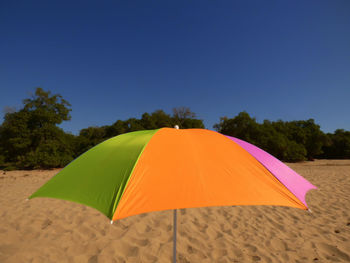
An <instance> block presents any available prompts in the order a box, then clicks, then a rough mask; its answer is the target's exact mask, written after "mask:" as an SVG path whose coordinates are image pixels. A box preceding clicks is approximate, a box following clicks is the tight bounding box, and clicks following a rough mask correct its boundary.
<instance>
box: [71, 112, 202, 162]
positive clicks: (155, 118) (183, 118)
mask: <svg viewBox="0 0 350 263" xmlns="http://www.w3.org/2000/svg"><path fill="white" fill-rule="evenodd" d="M176 124H177V125H179V126H180V125H181V127H182V128H183V129H189V128H204V124H203V121H202V120H199V119H196V118H195V114H194V113H193V112H191V111H190V109H189V108H185V107H181V108H175V109H173V116H171V115H169V114H167V113H165V112H164V111H163V110H156V111H154V112H153V113H151V114H149V113H147V112H145V113H144V114H143V115H142V117H141V119H136V118H130V119H127V120H125V121H122V120H117V121H116V122H115V123H114V124H112V125H110V126H108V125H106V126H102V127H89V128H86V129H82V130H81V131H80V133H79V136H77V138H76V143H75V147H76V148H75V149H76V155H80V154H82V153H84V152H85V151H87V150H89V149H90V148H92V147H93V146H95V145H96V144H98V143H100V142H102V141H104V140H107V139H109V138H111V137H114V136H117V135H119V134H122V133H126V132H132V131H139V130H152V129H159V128H163V127H174V126H175V125H176Z"/></svg>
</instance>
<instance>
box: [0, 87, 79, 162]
mask: <svg viewBox="0 0 350 263" xmlns="http://www.w3.org/2000/svg"><path fill="white" fill-rule="evenodd" d="M23 104H24V106H23V108H22V109H20V110H19V111H14V112H8V113H6V114H5V117H4V122H3V123H2V125H1V129H0V148H2V149H4V150H3V155H4V158H3V159H4V160H3V163H5V164H7V166H8V167H16V168H20V169H32V168H53V167H61V166H63V165H65V164H67V163H68V162H69V161H71V160H72V158H73V153H74V151H73V148H72V139H73V137H74V136H73V137H72V135H69V134H66V133H65V132H64V131H63V130H62V129H60V128H59V127H57V126H56V125H57V124H60V123H62V121H65V120H69V119H70V118H71V117H70V115H69V112H70V111H71V109H70V108H69V106H70V104H69V103H68V102H67V101H65V100H64V99H63V98H62V97H61V96H60V95H57V94H56V95H51V93H50V92H49V91H47V92H46V91H44V90H43V89H41V88H37V89H36V91H35V94H34V95H33V96H32V97H31V98H29V99H25V100H23Z"/></svg>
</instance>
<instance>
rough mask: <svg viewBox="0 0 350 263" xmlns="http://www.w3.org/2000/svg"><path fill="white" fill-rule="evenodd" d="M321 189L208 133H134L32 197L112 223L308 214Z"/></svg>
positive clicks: (98, 149)
mask: <svg viewBox="0 0 350 263" xmlns="http://www.w3.org/2000/svg"><path fill="white" fill-rule="evenodd" d="M312 188H316V187H315V186H313V185H312V184H311V183H309V182H308V181H307V180H305V179H304V178H303V177H301V176H300V175H298V174H297V173H295V172H294V171H293V170H291V169H290V168H289V167H288V166H286V165H284V164H283V163H282V162H280V161H278V160H277V159H276V158H274V157H273V156H271V155H269V154H268V153H266V152H264V151H263V150H261V149H259V148H257V147H255V146H253V145H251V144H249V143H247V142H244V141H242V140H239V139H237V138H233V137H229V136H225V135H222V134H220V133H217V132H214V131H210V130H205V129H186V130H178V129H172V128H162V129H158V130H146V131H136V132H131V133H127V134H122V135H119V136H116V137H114V138H111V139H109V140H107V141H105V142H102V143H101V144H99V145H97V146H95V147H94V148H92V149H91V150H89V151H87V152H86V153H84V154H82V155H81V156H80V157H79V158H77V159H76V160H74V161H73V162H71V163H70V164H69V165H68V166H66V167H65V168H64V169H63V170H61V171H60V172H59V173H58V174H57V175H55V176H54V177H53V178H52V179H51V180H49V181H48V182H47V183H46V184H45V185H43V186H42V187H41V188H40V189H39V190H37V191H36V192H35V193H34V194H33V195H32V196H30V198H34V197H51V198H59V199H64V200H69V201H74V202H78V203H81V204H85V205H87V206H91V207H93V208H95V209H97V210H99V211H101V212H102V213H103V214H105V215H106V216H107V217H108V218H110V219H111V220H117V219H120V218H124V217H128V216H132V215H136V214H141V213H146V212H151V211H160V210H167V209H179V208H190V207H204V206H227V205H279V206H289V207H296V208H300V209H305V210H306V209H308V208H307V204H306V202H305V195H306V192H307V191H308V190H310V189H312Z"/></svg>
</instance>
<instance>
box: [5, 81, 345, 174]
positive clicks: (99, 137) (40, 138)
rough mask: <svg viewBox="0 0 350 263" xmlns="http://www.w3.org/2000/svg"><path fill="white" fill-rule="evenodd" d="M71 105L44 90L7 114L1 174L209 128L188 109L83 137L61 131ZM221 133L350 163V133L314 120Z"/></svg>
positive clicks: (235, 126) (240, 125)
mask: <svg viewBox="0 0 350 263" xmlns="http://www.w3.org/2000/svg"><path fill="white" fill-rule="evenodd" d="M70 112H71V104H70V103H69V102H68V101H66V100H65V99H63V98H62V96H61V95H59V94H51V92H50V91H45V90H43V89H42V88H37V89H36V90H35V93H34V94H33V95H32V96H31V97H30V98H27V99H24V100H23V107H22V108H21V109H19V110H17V111H16V110H12V109H8V110H7V112H6V113H5V116H4V121H3V123H2V124H1V125H0V168H1V169H6V170H12V169H37V168H43V169H47V168H55V167H63V166H65V165H67V164H68V163H69V162H71V161H72V160H73V159H74V158H76V157H77V156H79V155H80V154H82V153H83V152H85V151H87V150H88V149H90V148H91V147H93V146H95V145H96V144H98V143H100V142H102V141H104V140H106V139H108V138H111V137H114V136H117V135H119V134H123V133H126V132H132V131H138V130H146V129H158V128H162V127H174V125H179V126H180V128H182V129H188V128H205V126H204V123H203V120H200V119H198V118H197V117H196V114H195V113H193V112H192V111H191V110H190V109H189V108H186V107H179V108H174V109H173V111H172V113H171V114H168V113H166V112H164V111H163V110H156V111H154V112H152V113H147V112H146V113H144V114H143V115H142V117H141V118H139V119H138V118H129V119H127V120H117V121H116V122H114V123H113V124H111V125H105V126H100V127H88V128H84V129H82V130H80V132H79V135H73V134H71V133H67V132H65V131H64V130H63V129H61V128H60V127H58V125H59V124H61V123H62V122H63V121H69V120H70V119H71V116H70ZM213 128H215V129H216V130H217V131H218V132H220V133H223V134H226V135H230V136H234V137H237V138H240V139H242V140H245V141H248V142H250V143H252V144H254V145H256V146H258V147H260V148H262V149H264V150H265V151H267V152H269V153H270V154H272V155H274V156H275V157H277V158H279V159H281V160H283V161H292V162H296V161H302V160H313V159H314V158H327V159H332V158H336V159H345V158H350V131H345V130H341V129H339V130H336V131H335V132H334V133H327V134H325V133H323V132H322V131H321V130H320V126H319V125H317V124H316V123H315V121H314V120H313V119H309V120H301V121H290V122H285V121H282V120H279V121H275V122H271V121H269V120H264V121H263V123H258V122H257V121H256V119H255V118H253V117H251V116H250V115H249V114H248V113H246V112H240V113H239V114H238V115H237V116H235V117H233V118H227V117H222V118H220V121H219V123H217V124H215V125H214V127H213Z"/></svg>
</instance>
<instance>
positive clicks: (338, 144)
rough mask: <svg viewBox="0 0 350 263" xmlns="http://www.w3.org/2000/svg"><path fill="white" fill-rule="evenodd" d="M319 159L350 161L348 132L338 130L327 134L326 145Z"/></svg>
mask: <svg viewBox="0 0 350 263" xmlns="http://www.w3.org/2000/svg"><path fill="white" fill-rule="evenodd" d="M320 157H321V158H333V159H350V131H344V130H343V129H338V130H336V131H335V132H334V134H330V133H329V134H327V144H325V145H324V146H323V154H322V155H320Z"/></svg>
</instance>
